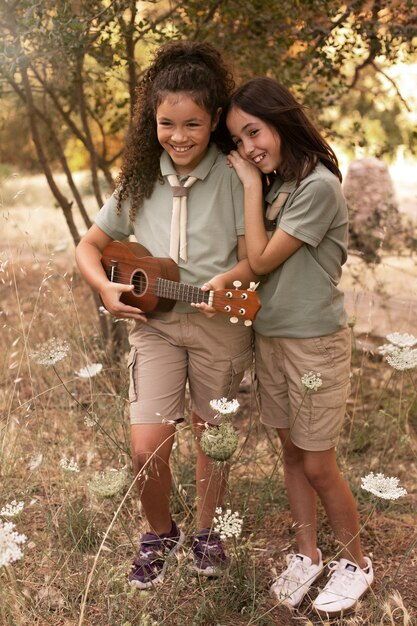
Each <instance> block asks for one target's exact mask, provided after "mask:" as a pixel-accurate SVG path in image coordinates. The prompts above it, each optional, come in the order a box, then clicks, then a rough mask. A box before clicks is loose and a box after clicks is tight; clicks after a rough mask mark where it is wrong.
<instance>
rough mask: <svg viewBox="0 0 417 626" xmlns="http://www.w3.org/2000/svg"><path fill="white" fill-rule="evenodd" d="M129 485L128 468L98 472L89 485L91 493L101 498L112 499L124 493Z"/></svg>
mask: <svg viewBox="0 0 417 626" xmlns="http://www.w3.org/2000/svg"><path fill="white" fill-rule="evenodd" d="M128 483H129V476H128V472H127V468H126V467H122V469H120V470H116V469H106V470H104V472H97V473H96V474H94V476H93V478H92V479H91V480H90V481H89V483H88V488H89V490H90V491H91V493H92V494H93V495H95V496H98V497H100V498H111V497H113V496H115V495H117V494H118V493H119V492H120V491H122V490H123V489H124V488H125V487H126V485H127V484H128Z"/></svg>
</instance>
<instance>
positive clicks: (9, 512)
mask: <svg viewBox="0 0 417 626" xmlns="http://www.w3.org/2000/svg"><path fill="white" fill-rule="evenodd" d="M24 506H25V503H24V502H16V500H12V502H10V503H9V504H6V505H5V506H4V507H3V508H2V510H1V511H0V516H1V517H16V516H17V515H19V513H21V512H22V511H23V509H24Z"/></svg>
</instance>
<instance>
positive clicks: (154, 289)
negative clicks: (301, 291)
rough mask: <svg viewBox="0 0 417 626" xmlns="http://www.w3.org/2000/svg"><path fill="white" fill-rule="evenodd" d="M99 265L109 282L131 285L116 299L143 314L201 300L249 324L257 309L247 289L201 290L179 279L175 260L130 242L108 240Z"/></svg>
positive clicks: (232, 320) (232, 317) (259, 304)
mask: <svg viewBox="0 0 417 626" xmlns="http://www.w3.org/2000/svg"><path fill="white" fill-rule="evenodd" d="M101 264H102V265H103V268H104V270H105V272H106V275H107V278H108V279H109V280H110V281H111V282H114V283H122V284H124V285H134V289H133V291H128V292H125V293H123V294H122V295H121V297H120V300H121V302H123V303H124V304H128V305H130V306H133V307H136V308H138V309H141V310H142V311H144V312H145V313H148V312H150V311H170V310H171V309H172V308H173V307H174V305H175V303H176V302H189V303H201V302H205V303H206V304H208V305H209V306H211V307H213V308H214V309H215V310H216V311H218V312H219V313H226V314H228V315H230V316H231V319H230V321H231V322H233V323H236V322H237V321H238V320H239V318H242V319H244V320H246V321H245V322H244V323H245V324H246V325H247V326H250V325H251V323H252V321H251V320H253V319H255V316H256V314H257V312H258V311H259V309H260V308H261V303H260V300H259V297H258V294H257V293H255V292H254V291H253V290H250V289H248V290H246V291H244V290H240V289H216V290H214V291H202V290H201V289H200V288H199V287H194V286H193V285H186V284H185V283H181V282H179V278H180V273H179V268H178V265H177V264H176V263H175V261H173V260H172V259H170V258H158V257H153V256H152V255H151V254H150V252H149V251H148V250H147V249H146V248H145V247H144V246H142V245H141V244H139V243H136V242H133V241H128V242H122V241H112V242H111V243H110V244H109V245H108V246H106V247H105V248H104V250H103V254H102V257H101ZM236 284H239V286H240V283H236Z"/></svg>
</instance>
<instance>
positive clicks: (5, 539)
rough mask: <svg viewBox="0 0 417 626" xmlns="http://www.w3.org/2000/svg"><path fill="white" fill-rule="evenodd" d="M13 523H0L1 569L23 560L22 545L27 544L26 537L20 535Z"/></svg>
mask: <svg viewBox="0 0 417 626" xmlns="http://www.w3.org/2000/svg"><path fill="white" fill-rule="evenodd" d="M14 529H15V524H13V522H6V523H3V522H2V521H0V567H3V565H9V563H13V561H18V560H19V559H21V558H22V556H23V552H22V550H21V548H20V545H21V544H23V543H25V541H26V539H27V537H26V535H20V534H19V533H17V532H16V531H15V530H14Z"/></svg>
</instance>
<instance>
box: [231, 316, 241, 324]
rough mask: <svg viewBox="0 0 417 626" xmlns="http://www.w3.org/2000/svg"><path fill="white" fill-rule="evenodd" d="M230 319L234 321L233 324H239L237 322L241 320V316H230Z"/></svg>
mask: <svg viewBox="0 0 417 626" xmlns="http://www.w3.org/2000/svg"><path fill="white" fill-rule="evenodd" d="M230 321H231V322H232V324H237V323H238V321H239V318H238V317H235V316H233V317H231V318H230Z"/></svg>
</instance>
